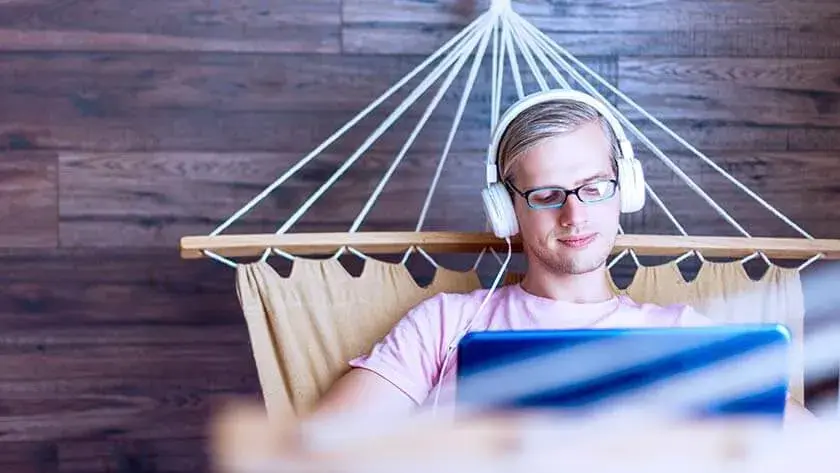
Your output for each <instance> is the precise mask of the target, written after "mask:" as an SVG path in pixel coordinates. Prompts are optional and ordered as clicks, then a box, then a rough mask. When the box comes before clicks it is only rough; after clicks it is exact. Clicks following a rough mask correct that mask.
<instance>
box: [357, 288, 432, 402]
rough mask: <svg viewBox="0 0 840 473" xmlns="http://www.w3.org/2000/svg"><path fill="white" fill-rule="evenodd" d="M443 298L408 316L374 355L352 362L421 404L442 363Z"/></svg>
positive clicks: (374, 350)
mask: <svg viewBox="0 0 840 473" xmlns="http://www.w3.org/2000/svg"><path fill="white" fill-rule="evenodd" d="M442 297H443V296H441V295H437V296H434V297H432V298H429V299H426V300H424V301H423V302H421V303H419V304H418V305H416V306H415V307H413V308H412V309H411V310H409V311H408V313H406V315H405V316H403V318H402V319H400V321H399V322H397V324H396V325H395V326H394V327H393V328H392V329H391V331H390V332H388V334H387V335H386V336H385V337H384V338H383V339H382V340H379V341H378V342H377V343H376V344H375V345H374V346H373V348H372V349H371V351H370V353H368V354H366V355H363V356H360V357H358V358H355V359H353V360H351V361H350V366H352V367H354V368H363V369H367V370H370V371H373V372H374V373H377V374H378V375H380V376H381V377H383V378H385V379H386V380H388V381H389V382H391V383H392V384H393V385H394V386H396V387H397V388H398V389H400V390H401V391H402V392H404V393H405V394H406V395H408V396H409V397H410V398H411V399H412V400H414V402H415V403H417V404H418V405H420V404H422V403H423V401H424V400H425V399H426V397H427V396H428V394H429V392H430V391H431V390H432V388H433V386H434V383H435V381H436V380H437V374H438V370H439V366H440V363H441V360H440V358H441V354H440V347H441V346H442V343H441V340H442V338H443V335H442V333H443V307H442Z"/></svg>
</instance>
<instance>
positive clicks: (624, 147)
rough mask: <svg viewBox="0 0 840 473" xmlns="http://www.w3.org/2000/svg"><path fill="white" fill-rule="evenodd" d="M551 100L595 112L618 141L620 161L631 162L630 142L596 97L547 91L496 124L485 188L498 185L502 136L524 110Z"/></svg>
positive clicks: (524, 100)
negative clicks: (582, 105) (573, 104)
mask: <svg viewBox="0 0 840 473" xmlns="http://www.w3.org/2000/svg"><path fill="white" fill-rule="evenodd" d="M553 100H572V101H576V102H581V103H583V104H586V105H589V106H591V107H592V108H594V109H595V110H597V111H598V113H600V114H601V115H602V116H603V117H604V118H605V119H606V120H607V123H608V124H609V125H610V128H612V130H613V133H614V134H615V136H616V138H617V139H618V145H619V150H620V154H621V156H620V159H632V158H633V147H632V146H630V142H629V141H628V140H627V136H626V135H625V134H624V129H623V128H622V127H621V124H620V123H619V121H618V119H617V118H616V117H615V115H613V114H612V112H611V111H610V110H609V108H607V106H606V105H605V104H604V103H603V102H601V101H600V100H598V99H596V98H595V97H592V96H591V95H587V94H585V93H583V92H580V91H577V90H574V89H550V90H545V91H541V92H536V93H533V94H531V95H528V96H525V97H523V98H522V99H520V100H519V101H517V102H515V103H514V104H513V105H511V106H510V108H508V109H507V110H506V111H505V113H504V115H502V118H501V119H500V120H499V123H498V124H497V125H496V129H495V130H494V132H493V136H492V139H491V140H490V146H489V148H488V149H487V163H486V168H487V170H486V172H487V184H488V185H490V184H493V183H495V182H497V181H498V178H499V169H498V167H497V166H498V161H497V157H498V148H499V144H500V142H501V140H502V136H503V135H504V133H505V131H506V130H507V127H508V126H509V125H510V123H511V122H512V121H513V120H514V119H515V118H516V117H518V116H519V115H520V114H521V113H522V112H524V111H525V110H527V109H529V108H531V107H533V106H535V105H539V104H541V103H545V102H550V101H553Z"/></svg>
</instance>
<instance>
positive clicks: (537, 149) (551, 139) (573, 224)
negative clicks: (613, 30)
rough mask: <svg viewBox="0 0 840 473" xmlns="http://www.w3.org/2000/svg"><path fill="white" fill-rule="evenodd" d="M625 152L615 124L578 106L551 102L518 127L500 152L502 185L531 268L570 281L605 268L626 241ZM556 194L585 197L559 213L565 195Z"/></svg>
mask: <svg viewBox="0 0 840 473" xmlns="http://www.w3.org/2000/svg"><path fill="white" fill-rule="evenodd" d="M619 152H620V151H619V146H618V141H617V139H616V136H615V134H614V133H613V132H612V129H611V128H610V126H609V124H608V123H607V121H606V120H605V119H604V118H603V117H602V116H601V115H600V114H599V113H598V112H597V110H595V109H594V108H593V107H591V106H589V105H586V104H583V103H580V102H577V101H572V100H554V101H549V102H544V103H541V104H538V105H535V106H533V107H531V108H529V109H527V110H525V111H524V112H522V113H521V114H520V115H518V116H517V117H516V118H515V119H514V120H513V121H512V122H511V123H510V125H509V126H508V127H507V131H506V132H505V133H504V135H503V136H502V139H501V141H500V143H499V147H498V167H499V170H500V181H501V182H503V183H505V184H506V185H507V186H508V189H509V191H510V193H511V198H512V200H513V204H514V209H515V212H516V217H517V220H518V222H519V229H520V233H521V239H522V243H523V246H524V250H525V252H526V254H527V255H528V259H529V261H530V263H531V264H539V265H541V266H543V267H545V268H546V269H548V270H550V271H552V272H561V273H568V274H581V273H587V272H590V271H593V270H596V269H599V268H601V267H602V266H603V264H604V262H605V260H606V258H607V257H608V256H609V253H610V251H611V249H612V247H613V244H614V243H615V238H616V235H617V234H618V224H619V214H620V209H621V205H620V198H619V195H618V193H619V189H618V186H617V182H618V175H617V164H616V158H617V157H618V154H619ZM581 186H584V187H581ZM546 187H551V188H554V189H544V188H546ZM556 188H561V189H564V190H567V191H570V190H575V189H577V190H578V193H577V195H575V194H568V193H565V194H566V195H565V202H564V203H563V204H562V206H559V207H557V204H558V203H559V202H560V201H562V200H563V197H564V192H562V191H558V190H557V189H556ZM523 194H524V195H523ZM525 195H527V196H528V198H526V197H525ZM581 199H583V200H585V201H587V202H586V203H584V202H582V201H581ZM534 207H538V208H534Z"/></svg>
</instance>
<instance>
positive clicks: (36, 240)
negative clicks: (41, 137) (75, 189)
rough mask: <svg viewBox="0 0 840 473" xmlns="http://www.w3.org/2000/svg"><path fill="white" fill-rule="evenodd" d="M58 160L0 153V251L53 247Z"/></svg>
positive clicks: (40, 155) (51, 155) (36, 154)
mask: <svg viewBox="0 0 840 473" xmlns="http://www.w3.org/2000/svg"><path fill="white" fill-rule="evenodd" d="M57 168H58V158H57V156H56V154H55V153H51V152H9V151H0V247H4V246H16V247H36V248H37V247H47V248H48V247H54V246H55V245H56V243H57V241H58V182H57Z"/></svg>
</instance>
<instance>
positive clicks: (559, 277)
mask: <svg viewBox="0 0 840 473" xmlns="http://www.w3.org/2000/svg"><path fill="white" fill-rule="evenodd" d="M529 266H530V267H529V269H528V272H527V274H526V275H525V278H524V279H523V281H522V288H523V289H524V290H526V291H528V292H530V293H531V294H534V295H535V296H539V297H544V298H547V299H554V300H560V301H566V302H574V303H579V304H585V303H595V302H604V301H606V300H609V299H611V298H613V297H615V294H614V293H613V291H612V289H611V288H610V286H609V283H608V280H607V269H606V267H604V266H602V267H601V268H598V269H596V270H595V271H590V272H588V273H585V274H558V273H555V272H551V271H549V270H547V269H546V268H543V267H541V266H538V265H529Z"/></svg>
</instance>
